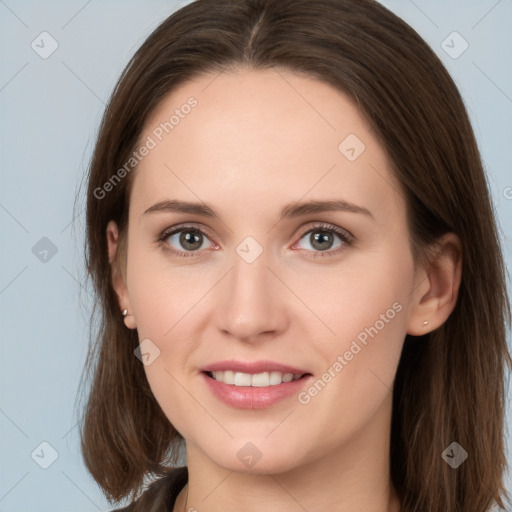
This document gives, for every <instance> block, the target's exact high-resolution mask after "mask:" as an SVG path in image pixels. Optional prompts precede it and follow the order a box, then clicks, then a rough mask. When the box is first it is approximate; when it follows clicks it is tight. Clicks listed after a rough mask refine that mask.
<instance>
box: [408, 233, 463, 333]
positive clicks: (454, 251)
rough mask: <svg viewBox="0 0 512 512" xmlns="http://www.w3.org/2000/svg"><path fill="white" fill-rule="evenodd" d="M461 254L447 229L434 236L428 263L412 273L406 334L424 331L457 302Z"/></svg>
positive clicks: (456, 239) (436, 324) (439, 321)
mask: <svg viewBox="0 0 512 512" xmlns="http://www.w3.org/2000/svg"><path fill="white" fill-rule="evenodd" d="M462 256H463V255H462V244H461V243H460V239H459V237H458V236H457V235H455V234H454V233H447V234H445V235H444V236H442V237H441V238H440V239H439V240H438V243H437V244H436V246H435V248H434V250H433V252H432V257H431V258H429V261H428V263H427V265H428V267H427V268H425V267H422V268H421V270H419V271H418V272H417V275H416V282H415V289H414V297H413V301H412V303H411V310H410V315H409V320H408V325H407V334H412V335H413V336H421V335H423V334H427V333H429V332H431V331H433V330H434V329H437V328H438V327H439V326H441V325H442V324H443V323H444V322H445V321H446V319H447V318H448V317H449V316H450V314H451V312H452V311H453V309H454V308H455V305H456V303H457V297H458V293H459V287H460V281H461V274H462ZM425 322H427V324H425Z"/></svg>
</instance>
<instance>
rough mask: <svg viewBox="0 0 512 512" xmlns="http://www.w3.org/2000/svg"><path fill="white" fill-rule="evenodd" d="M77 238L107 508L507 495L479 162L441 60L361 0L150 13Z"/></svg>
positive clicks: (487, 206)
mask: <svg viewBox="0 0 512 512" xmlns="http://www.w3.org/2000/svg"><path fill="white" fill-rule="evenodd" d="M86 244H87V245H86V249H87V266H88V271H89V274H90V276H91V277H92V279H93V283H94V286H95V289H96V291H97V294H98V302H97V305H98V309H99V313H100V315H101V324H100V327H99V330H98V332H97V333H95V341H96V344H95V347H94V348H95V349H96V350H92V351H91V353H90V356H89V359H88V365H87V368H88V370H90V371H91V375H92V383H91V388H90V393H89V399H88V403H87V408H86V410H85V414H84V418H83V422H82V425H81V437H82V451H83V455H84V460H85V463H86V466H87V468H88V470H89V471H90V472H91V474H92V475H93V477H94V478H95V480H96V481H97V482H98V484H99V485H100V486H101V487H102V489H103V490H104V492H105V494H106V496H107V497H108V498H109V500H110V501H111V502H112V503H113V502H118V501H120V500H122V499H123V498H125V497H127V496H130V498H131V501H132V503H131V505H129V506H128V507H127V508H125V509H123V510H126V511H130V512H135V511H142V510H144V511H148V510H152V511H157V510H158V511H171V510H172V511H175V512H181V511H182V510H189V511H190V510H197V511H199V512H202V511H209V512H210V511H217V510H223V511H229V510H249V511H257V510H283V511H291V510H300V509H302V510H311V511H313V510H326V509H330V510H336V511H339V512H345V511H353V510H365V511H366V512H377V511H379V512H380V511H384V510H385V511H389V512H391V511H393V512H395V511H398V510H401V511H411V512H412V511H429V512H441V511H442V512H455V511H460V510H464V511H465V512H482V511H487V510H490V509H491V507H492V506H493V505H498V506H500V507H503V506H504V500H505V499H507V498H508V497H507V496H506V493H505V490H504V488H503V483H502V477H503V471H504V468H505V456H504V439H503V427H504V425H503V420H504V372H505V368H506V365H508V367H510V365H511V363H512V360H511V358H510V354H509V352H508V350H507V345H506V340H505V332H506V327H507V325H508V324H509V323H510V307H509V303H508V298H507V294H506V287H505V278H504V268H503V261H502V256H501V251H500V244H499V239H498V235H497V229H496V223H495V219H494V216H493V210H492V205H491V201H490V197H489V192H488V188H487V184H486V180H485V176H484V172H483V169H482V163H481V159H480V155H479V152H478V148H477V144H476V141H475V137H474V134H473V131H472V128H471V125H470V122H469V119H468V116H467V113H466V111H465V108H464V104H463V102H462V99H461V97H460V95H459V93H458V91H457V88H456V86H455V85H454V83H453V81H452V79H451V78H450V76H449V75H448V73H447V71H446V70H445V69H444V67H443V66H442V64H441V62H440V61H439V59H438V58H437V57H436V55H435V54H434V53H433V52H432V50H431V49H430V48H429V47H428V45H427V44H426V43H425V42H424V41H423V40H422V39H421V38H420V37H419V36H418V35H417V34H416V32H414V31H413V30H412V29H411V28H410V27H409V26H408V25H406V24H405V23H404V22H403V21H401V20H400V19H399V18H398V17H396V16H395V15H393V14H392V13H391V12H389V11H388V10H387V9H385V8H384V7H383V6H381V5H380V4H378V3H376V2H373V1H371V0H364V1H362V0H357V1H356V0H320V1H319V0H314V1H313V0H294V1H291V0H280V1H279V2H277V1H271V0H243V1H239V2H236V3H233V2H231V1H228V0H210V1H205V0H198V1H196V2H193V3H191V4H189V5H187V6H185V7H183V8H182V9H180V10H179V11H177V12H176V13H174V14H173V15H172V16H170V17H169V18H168V19H167V20H165V21H164V22H163V23H162V24H161V25H160V26H159V27H158V28H157V29H156V30H155V31H154V32H153V33H152V34H151V35H150V36H149V38H148V39H147V40H146V41H145V43H144V44H143V45H142V46H141V48H140V49H139V50H138V51H137V53H136V54H135V56H134V57H133V59H132V60H131V62H130V63H129V65H128V66H127V68H126V69H125V71H124V72H123V74H122V76H121V78H120V80H119V83H118V85H117V87H116V88H115V90H114V92H113V94H112V98H111V101H110V103H109V105H108V107H107V110H106V112H105V115H104V118H103V122H102V125H101V129H100V133H99V136H98V140H97V144H96V148H95V151H94V154H93V158H92V162H91V167H90V173H89V176H88V196H87V240H86ZM182 447H183V448H185V450H186V458H187V465H186V466H182V467H180V468H173V467H172V466H173V465H174V466H175V465H176V464H177V462H178V460H179V458H178V457H179V450H180V448H182ZM151 475H156V476H159V477H160V478H159V479H157V480H156V481H155V482H153V483H152V484H151V485H150V486H149V488H147V489H143V486H144V484H145V479H147V478H148V477H150V476H151Z"/></svg>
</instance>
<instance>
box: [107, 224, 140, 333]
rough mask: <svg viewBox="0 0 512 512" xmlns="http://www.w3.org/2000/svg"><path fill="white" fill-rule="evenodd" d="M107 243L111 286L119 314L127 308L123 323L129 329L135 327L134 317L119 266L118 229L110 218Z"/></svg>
mask: <svg viewBox="0 0 512 512" xmlns="http://www.w3.org/2000/svg"><path fill="white" fill-rule="evenodd" d="M107 245H108V261H109V263H110V267H111V269H112V287H113V288H114V291H115V292H116V294H117V298H118V301H119V308H120V311H119V314H120V315H121V312H122V311H123V310H125V309H127V310H128V314H127V315H126V316H125V317H124V323H125V325H126V327H128V328H129V329H135V328H136V327H137V326H136V324H135V318H134V316H133V315H132V314H131V313H132V311H131V308H130V299H129V297H128V288H127V286H126V282H125V279H126V277H125V276H124V275H123V269H122V268H121V267H120V264H119V258H118V251H119V250H120V244H119V230H118V227H117V224H116V223H115V222H114V221H113V220H111V221H109V223H108V224H107Z"/></svg>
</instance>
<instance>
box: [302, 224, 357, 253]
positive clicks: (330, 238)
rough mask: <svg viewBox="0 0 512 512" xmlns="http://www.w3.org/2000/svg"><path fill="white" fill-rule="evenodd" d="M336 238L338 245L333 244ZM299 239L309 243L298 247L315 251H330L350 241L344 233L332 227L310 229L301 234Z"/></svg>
mask: <svg viewBox="0 0 512 512" xmlns="http://www.w3.org/2000/svg"><path fill="white" fill-rule="evenodd" d="M336 238H337V239H338V240H339V242H338V245H335V246H333V244H334V243H335V241H336ZM301 240H306V241H307V242H308V243H309V247H299V248H300V249H306V250H312V251H315V252H326V251H331V250H333V249H337V248H338V247H341V246H342V245H343V244H344V243H349V242H350V240H349V239H348V237H347V236H346V235H344V234H343V233H339V232H337V231H336V230H334V229H332V228H314V229H310V230H309V231H308V232H307V233H305V234H304V235H303V236H302V238H301ZM299 244H300V241H299ZM297 245H298V244H297Z"/></svg>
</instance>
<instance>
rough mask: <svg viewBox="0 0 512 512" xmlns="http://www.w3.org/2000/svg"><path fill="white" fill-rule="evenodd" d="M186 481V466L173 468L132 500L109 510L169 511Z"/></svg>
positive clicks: (121, 511)
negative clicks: (124, 505) (123, 505)
mask: <svg viewBox="0 0 512 512" xmlns="http://www.w3.org/2000/svg"><path fill="white" fill-rule="evenodd" d="M187 481H188V469H187V466H183V467H179V468H173V469H172V470H170V471H169V474H168V475H166V476H164V477H161V478H159V479H158V480H155V481H154V482H152V483H151V484H150V485H149V486H148V488H147V489H146V490H145V491H144V492H143V493H142V494H141V495H140V496H139V497H138V498H137V499H136V500H135V501H134V502H132V503H130V504H129V505H128V506H126V507H124V508H116V509H113V510H111V511H110V512H171V511H172V508H173V507H174V502H175V501H176V498H177V496H178V494H179V493H180V491H181V490H182V489H183V487H185V484H186V483H187Z"/></svg>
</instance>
